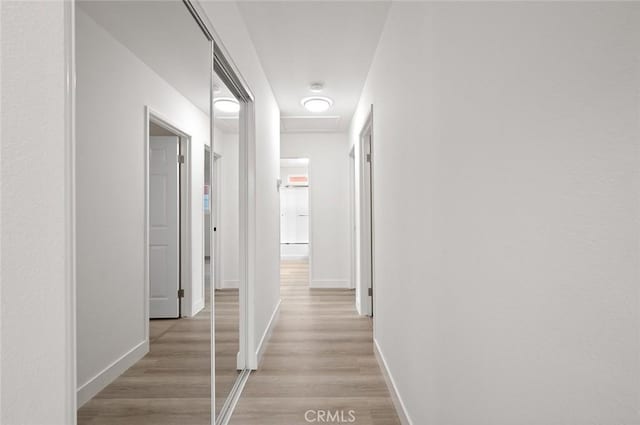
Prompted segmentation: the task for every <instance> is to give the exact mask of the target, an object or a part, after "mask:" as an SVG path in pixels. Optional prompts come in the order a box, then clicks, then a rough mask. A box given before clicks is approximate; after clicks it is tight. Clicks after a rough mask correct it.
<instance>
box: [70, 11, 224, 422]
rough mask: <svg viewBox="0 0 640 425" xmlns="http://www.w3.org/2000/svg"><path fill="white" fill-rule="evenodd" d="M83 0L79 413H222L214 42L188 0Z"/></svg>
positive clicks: (90, 417)
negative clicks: (211, 149) (208, 168)
mask: <svg viewBox="0 0 640 425" xmlns="http://www.w3.org/2000/svg"><path fill="white" fill-rule="evenodd" d="M75 4H76V13H75V16H76V66H77V103H76V110H77V115H76V117H77V119H76V138H77V164H76V167H77V180H76V181H77V184H76V185H77V186H76V187H77V346H78V352H77V364H78V369H77V376H78V406H79V410H78V423H79V424H80V425H82V424H92V425H97V424H109V425H118V424H131V425H133V424H140V423H153V424H154V425H163V424H166V425H176V424H184V425H186V424H196V423H197V424H208V423H211V422H212V413H211V410H212V399H211V398H212V397H211V396H212V389H211V376H212V373H211V372H212V368H211V363H212V360H213V359H212V354H211V343H212V341H211V332H212V328H211V311H212V310H211V307H212V306H211V300H210V297H207V292H206V290H205V289H206V288H205V286H206V284H205V280H206V279H205V269H206V267H205V254H206V253H205V248H204V244H205V241H204V239H205V235H204V228H205V211H204V208H203V205H204V204H205V200H206V198H205V199H203V196H206V194H207V192H206V191H205V173H204V171H205V154H206V152H207V151H206V149H205V146H210V145H211V143H210V139H211V119H210V114H211V107H210V105H211V73H212V63H213V43H212V41H211V40H210V39H209V38H208V37H207V36H205V33H204V32H203V31H202V29H201V28H200V26H199V24H198V21H197V20H196V19H194V16H193V14H192V13H191V11H190V10H189V8H188V7H187V6H188V4H187V3H185V2H183V1H181V0H162V1H149V0H144V1H126V2H117V1H82V0H80V1H76V3H75ZM207 177H208V178H211V176H207ZM205 207H206V205H205Z"/></svg>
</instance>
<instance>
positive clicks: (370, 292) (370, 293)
mask: <svg viewBox="0 0 640 425" xmlns="http://www.w3.org/2000/svg"><path fill="white" fill-rule="evenodd" d="M369 296H370V297H373V288H369Z"/></svg>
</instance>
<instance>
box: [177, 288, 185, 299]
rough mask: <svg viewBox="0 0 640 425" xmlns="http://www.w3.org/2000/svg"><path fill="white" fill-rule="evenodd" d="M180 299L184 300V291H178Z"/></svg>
mask: <svg viewBox="0 0 640 425" xmlns="http://www.w3.org/2000/svg"><path fill="white" fill-rule="evenodd" d="M178 298H184V289H178Z"/></svg>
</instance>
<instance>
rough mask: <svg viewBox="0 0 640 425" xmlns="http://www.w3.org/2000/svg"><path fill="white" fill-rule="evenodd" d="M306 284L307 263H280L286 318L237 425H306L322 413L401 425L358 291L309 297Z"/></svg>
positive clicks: (362, 423)
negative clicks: (358, 304)
mask: <svg viewBox="0 0 640 425" xmlns="http://www.w3.org/2000/svg"><path fill="white" fill-rule="evenodd" d="M308 276H309V264H308V262H306V261H300V260H291V261H283V262H282V267H281V281H282V286H281V296H282V304H281V307H280V318H279V320H278V322H277V324H276V326H275V328H274V332H273V336H272V337H271V340H270V342H269V344H268V345H267V348H266V351H265V354H264V358H263V362H262V364H261V367H260V370H259V371H257V372H253V373H252V374H251V376H250V377H249V381H248V383H247V385H246V387H245V389H244V391H243V393H242V397H241V398H240V401H239V403H238V405H237V407H236V410H235V412H234V414H233V417H232V419H231V424H232V425H271V424H273V425H300V424H302V423H307V420H306V419H305V413H306V412H307V411H314V412H311V413H308V415H309V416H308V419H316V418H317V416H318V413H317V412H315V411H316V410H324V411H330V412H331V414H335V412H336V411H338V414H340V412H341V411H342V412H344V413H343V415H344V419H345V421H348V420H349V419H350V416H349V411H350V410H352V411H354V412H353V416H354V417H355V421H354V422H351V423H354V424H359V425H395V424H400V422H399V421H398V418H397V416H396V413H395V410H394V407H393V403H392V401H391V398H390V396H389V392H388V390H387V387H386V385H385V382H384V378H383V376H382V374H381V372H380V369H379V367H378V363H377V362H376V359H375V356H374V353H373V338H372V336H373V335H372V327H371V320H370V319H369V318H365V317H362V316H358V314H357V313H356V311H355V309H354V291H351V290H344V289H310V288H309V286H308ZM320 415H322V413H320ZM316 422H317V420H316Z"/></svg>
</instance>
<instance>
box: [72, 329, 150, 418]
mask: <svg viewBox="0 0 640 425" xmlns="http://www.w3.org/2000/svg"><path fill="white" fill-rule="evenodd" d="M148 352H149V341H148V340H145V341H142V342H141V343H139V344H138V345H136V346H135V347H133V348H132V349H131V350H129V351H128V352H127V353H125V354H124V355H123V356H122V357H120V358H119V359H117V360H116V361H114V362H113V363H111V364H110V365H109V366H107V367H106V368H105V369H104V370H103V371H102V372H100V373H98V374H97V375H96V376H94V377H93V378H91V379H90V380H89V381H88V382H86V383H84V384H82V385H81V386H80V387H79V388H78V390H77V392H76V399H77V403H78V408H80V407H82V405H83V404H85V403H86V402H87V401H89V400H91V399H92V398H93V397H94V396H95V395H96V394H98V393H99V392H100V391H102V390H103V389H104V388H105V387H106V386H107V385H109V384H110V383H112V382H113V381H114V380H115V379H116V378H117V377H118V376H120V375H122V374H123V373H124V372H125V371H126V370H127V369H129V368H130V367H131V366H133V365H134V364H136V363H137V362H138V361H139V360H140V359H141V358H143V357H144V356H145V355H146V354H147V353H148Z"/></svg>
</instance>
